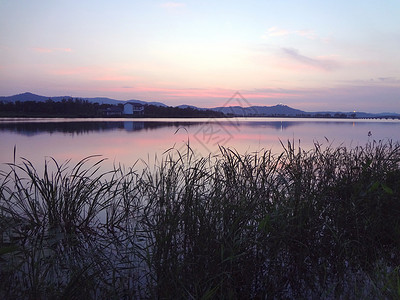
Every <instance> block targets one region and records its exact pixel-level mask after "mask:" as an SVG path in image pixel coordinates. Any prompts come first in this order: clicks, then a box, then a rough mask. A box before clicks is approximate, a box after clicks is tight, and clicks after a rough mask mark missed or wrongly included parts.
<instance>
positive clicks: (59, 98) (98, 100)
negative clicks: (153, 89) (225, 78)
mask: <svg viewBox="0 0 400 300" xmlns="http://www.w3.org/2000/svg"><path fill="white" fill-rule="evenodd" d="M76 98H78V99H83V100H87V101H89V102H92V103H99V104H114V105H116V104H119V103H122V104H123V103H126V102H127V101H123V100H115V99H110V98H100V97H97V98H81V97H71V96H57V97H47V96H40V95H36V94H32V93H23V94H18V95H14V96H8V97H0V101H3V102H17V101H20V102H26V101H35V102H44V101H47V100H49V99H51V100H53V101H55V102H59V101H62V100H63V99H76ZM128 101H129V102H135V103H140V104H143V105H144V104H149V105H156V106H164V107H166V106H167V105H165V104H164V103H161V102H146V101H142V100H135V99H132V100H128Z"/></svg>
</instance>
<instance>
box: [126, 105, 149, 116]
mask: <svg viewBox="0 0 400 300" xmlns="http://www.w3.org/2000/svg"><path fill="white" fill-rule="evenodd" d="M143 114H144V106H143V104H140V103H136V102H126V103H125V104H124V115H128V116H140V115H143Z"/></svg>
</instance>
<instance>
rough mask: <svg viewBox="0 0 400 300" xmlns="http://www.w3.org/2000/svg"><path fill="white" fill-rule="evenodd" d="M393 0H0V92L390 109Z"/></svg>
mask: <svg viewBox="0 0 400 300" xmlns="http://www.w3.org/2000/svg"><path fill="white" fill-rule="evenodd" d="M399 16H400V1H398V0H387V1H385V0H384V1H376V0H374V1H369V0H363V1H358V0H352V1H342V0H337V1H321V0H318V1H317V0H280V1H278V0H274V1H261V0H260V1H252V0H249V1H233V0H230V1H225V0H221V1H216V0H214V1H208V0H206V1H194V0H193V1H176V2H174V1H171V2H168V1H152V0H136V1H128V0H127V1H122V0H113V1H108V0H98V1H86V0H79V1H75V0H68V1H64V0H60V1H54V0H36V1H32V0H18V1H16V0H0V96H10V95H14V94H19V93H23V92H32V93H36V94H39V95H44V96H72V97H110V98H114V99H119V100H128V99H140V100H144V101H160V102H163V103H165V104H167V105H172V106H175V105H180V104H190V105H196V106H199V107H215V106H220V105H223V104H224V103H225V102H226V101H227V99H229V98H230V97H231V96H232V95H233V93H235V92H236V91H239V92H240V93H241V94H242V95H243V97H245V98H246V99H247V100H248V102H249V103H251V104H252V105H267V106H270V105H275V104H278V103H283V104H287V105H289V106H291V107H294V108H298V109H302V110H306V111H321V110H335V111H353V110H356V111H366V112H387V111H389V112H397V113H400V19H399V18H400V17H399Z"/></svg>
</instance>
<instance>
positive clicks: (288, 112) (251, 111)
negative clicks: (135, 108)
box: [0, 93, 400, 118]
mask: <svg viewBox="0 0 400 300" xmlns="http://www.w3.org/2000/svg"><path fill="white" fill-rule="evenodd" d="M76 98H78V99H84V100H87V101H89V102H92V103H100V104H114V105H116V104H120V103H122V104H123V103H126V102H127V101H123V100H115V99H110V98H104V97H97V98H80V97H76ZM48 99H51V100H53V101H56V102H57V101H62V100H63V99H72V97H71V96H58V97H47V96H40V95H35V94H32V93H23V94H19V95H14V96H8V97H0V101H3V102H16V101H21V102H25V101H36V102H43V101H47V100H48ZM74 99H75V98H74ZM128 101H129V102H135V103H140V104H143V105H145V104H148V105H155V106H161V107H168V106H167V105H165V104H164V103H161V102H146V101H142V100H136V99H132V100H128ZM176 107H178V108H192V109H198V110H207V109H209V110H214V111H218V112H222V113H224V114H226V115H228V116H244V117H248V116H254V117H263V116H265V117H328V118H341V117H352V116H353V115H354V114H355V117H356V118H391V117H394V118H400V114H398V113H386V112H384V113H366V112H332V111H320V112H306V111H303V110H299V109H295V108H291V107H289V106H287V105H284V104H278V105H274V106H250V107H240V106H228V107H214V108H199V107H196V106H193V105H185V104H184V105H178V106H176Z"/></svg>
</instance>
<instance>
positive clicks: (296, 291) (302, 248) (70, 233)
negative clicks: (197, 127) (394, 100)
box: [0, 141, 400, 299]
mask: <svg viewBox="0 0 400 300" xmlns="http://www.w3.org/2000/svg"><path fill="white" fill-rule="evenodd" d="M95 159H98V158H95V157H90V158H86V159H84V160H82V161H81V162H79V163H78V164H77V165H75V166H72V167H71V166H70V165H69V163H68V162H67V163H64V164H58V163H57V162H56V161H54V160H50V161H48V162H47V163H46V165H45V168H44V172H43V174H38V172H37V171H36V169H35V166H33V165H32V164H31V163H30V162H29V161H27V160H23V161H22V163H21V164H16V163H13V164H10V165H9V167H10V171H9V172H3V173H1V175H0V232H1V234H2V235H0V238H1V237H2V239H0V298H3V299H7V298H18V299H48V298H56V299H57V298H65V299H78V298H81V297H82V295H87V296H86V297H87V298H99V299H135V298H140V299H143V298H151V299H153V298H156V299H182V298H183V299H211V298H228V299H250V298H267V299H269V298H271V299H272V298H277V299H281V298H293V299H298V298H323V299H324V298H325V299H326V298H331V299H332V298H350V299H360V298H363V299H365V298H367V299H368V298H369V299H376V298H399V297H400V144H399V143H393V142H390V141H389V142H371V143H368V144H367V145H365V146H363V147H355V148H345V147H338V148H333V147H327V148H322V147H321V146H320V145H319V144H315V146H314V148H313V149H312V150H310V151H304V150H302V149H301V148H297V147H295V146H294V144H293V143H288V145H287V146H284V149H283V151H282V153H281V154H280V155H273V154H272V153H271V152H270V151H263V152H259V153H253V154H244V155H242V154H239V153H237V152H235V151H233V150H230V149H225V148H221V152H220V155H219V156H217V157H211V156H210V157H195V156H194V154H193V152H192V151H191V149H190V147H188V148H187V151H186V152H185V153H179V152H177V151H176V150H175V149H172V150H169V151H168V152H167V153H166V154H165V157H164V158H163V160H162V161H161V162H159V163H158V164H156V165H155V166H154V167H152V166H148V167H147V168H145V169H144V170H143V171H140V172H139V171H135V170H134V167H133V168H131V169H129V170H128V171H123V169H122V168H116V169H115V170H112V171H110V172H102V171H101V169H100V167H101V165H102V164H101V162H102V161H101V160H100V161H98V162H96V163H94V164H92V165H88V164H89V163H90V162H91V161H93V160H95Z"/></svg>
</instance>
